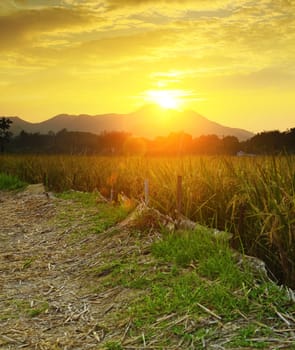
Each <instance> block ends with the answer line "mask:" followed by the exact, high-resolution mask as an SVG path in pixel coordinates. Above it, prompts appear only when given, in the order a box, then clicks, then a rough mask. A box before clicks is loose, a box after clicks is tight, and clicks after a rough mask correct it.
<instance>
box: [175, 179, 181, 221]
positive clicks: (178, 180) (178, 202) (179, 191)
mask: <svg viewBox="0 0 295 350" xmlns="http://www.w3.org/2000/svg"><path fill="white" fill-rule="evenodd" d="M176 201H177V208H176V209H177V215H180V214H181V212H182V176H180V175H179V176H177V197H176Z"/></svg>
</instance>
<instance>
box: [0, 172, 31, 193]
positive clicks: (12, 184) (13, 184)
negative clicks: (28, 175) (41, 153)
mask: <svg viewBox="0 0 295 350" xmlns="http://www.w3.org/2000/svg"><path fill="white" fill-rule="evenodd" d="M25 186H26V183H25V182H23V181H21V180H19V179H18V178H17V177H16V176H12V175H7V174H5V173H0V190H19V189H22V188H24V187H25Z"/></svg>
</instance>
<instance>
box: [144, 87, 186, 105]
mask: <svg viewBox="0 0 295 350" xmlns="http://www.w3.org/2000/svg"><path fill="white" fill-rule="evenodd" d="M145 99H146V101H148V102H152V103H156V104H157V105H159V106H160V107H161V108H164V109H179V108H180V106H181V104H182V101H181V94H180V93H179V91H178V90H149V91H147V92H146V98H145Z"/></svg>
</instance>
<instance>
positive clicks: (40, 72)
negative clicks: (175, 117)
mask: <svg viewBox="0 0 295 350" xmlns="http://www.w3.org/2000/svg"><path fill="white" fill-rule="evenodd" d="M0 14H1V16H0V115H6V116H14V115H18V116H19V117H21V118H23V119H26V120H28V121H33V122H36V121H41V120H44V119H48V118H50V117H52V116H54V115H56V114H60V113H69V114H80V113H87V114H101V113H108V112H119V113H125V112H131V111H134V110H135V109H137V108H139V107H140V106H141V105H143V104H145V103H147V102H148V97H149V96H152V95H153V93H156V94H157V91H164V94H165V91H168V92H169V93H172V94H174V95H176V97H177V98H178V99H180V100H181V108H183V109H193V110H195V111H197V112H199V113H200V114H202V115H204V116H205V117H207V118H208V119H210V120H214V121H216V122H218V123H222V124H225V125H227V126H233V127H241V128H246V129H248V130H251V131H262V130H271V129H280V130H285V129H287V128H290V127H295V0H255V1H252V0H97V1H94V0H48V1H45V0H0ZM160 94H161V93H160Z"/></svg>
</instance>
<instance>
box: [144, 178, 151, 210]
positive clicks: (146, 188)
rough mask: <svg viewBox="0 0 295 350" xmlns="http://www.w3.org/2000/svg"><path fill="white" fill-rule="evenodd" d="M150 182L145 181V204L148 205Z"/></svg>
mask: <svg viewBox="0 0 295 350" xmlns="http://www.w3.org/2000/svg"><path fill="white" fill-rule="evenodd" d="M149 200H150V199H149V180H148V179H145V180H144V202H145V204H146V205H149Z"/></svg>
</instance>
